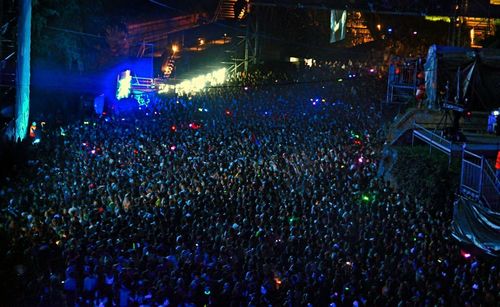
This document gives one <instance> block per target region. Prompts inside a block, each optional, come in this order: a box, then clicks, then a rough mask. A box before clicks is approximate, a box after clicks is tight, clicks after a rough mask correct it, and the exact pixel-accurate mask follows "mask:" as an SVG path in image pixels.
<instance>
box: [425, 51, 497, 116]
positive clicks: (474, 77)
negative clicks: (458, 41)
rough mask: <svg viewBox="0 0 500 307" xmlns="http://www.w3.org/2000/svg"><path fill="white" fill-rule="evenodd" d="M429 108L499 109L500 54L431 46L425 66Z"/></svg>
mask: <svg viewBox="0 0 500 307" xmlns="http://www.w3.org/2000/svg"><path fill="white" fill-rule="evenodd" d="M425 87H426V92H427V98H428V102H429V105H431V106H437V105H438V104H439V103H442V102H445V101H447V102H449V103H456V104H459V105H464V106H465V107H466V108H467V109H470V110H482V111H490V110H492V109H494V108H497V107H498V106H500V99H498V93H500V50H499V49H472V48H462V47H449V46H437V45H432V46H431V47H430V48H429V52H428V54H427V61H426V63H425Z"/></svg>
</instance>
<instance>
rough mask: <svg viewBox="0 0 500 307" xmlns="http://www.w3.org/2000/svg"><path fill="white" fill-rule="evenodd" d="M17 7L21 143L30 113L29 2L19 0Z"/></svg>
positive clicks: (18, 133)
mask: <svg viewBox="0 0 500 307" xmlns="http://www.w3.org/2000/svg"><path fill="white" fill-rule="evenodd" d="M19 6H20V7H19V21H18V26H17V33H18V35H17V69H16V70H17V73H16V88H17V92H16V111H15V121H16V125H15V127H16V128H15V138H16V141H22V140H23V139H24V138H25V137H26V132H27V130H28V121H29V113H30V56H31V0H20V1H19Z"/></svg>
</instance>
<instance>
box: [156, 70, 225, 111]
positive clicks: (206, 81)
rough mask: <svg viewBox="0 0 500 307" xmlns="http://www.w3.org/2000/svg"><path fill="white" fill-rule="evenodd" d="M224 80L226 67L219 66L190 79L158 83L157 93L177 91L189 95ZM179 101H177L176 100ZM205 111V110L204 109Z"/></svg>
mask: <svg viewBox="0 0 500 307" xmlns="http://www.w3.org/2000/svg"><path fill="white" fill-rule="evenodd" d="M225 81H226V69H225V68H221V69H218V70H215V71H213V72H211V73H207V74H204V75H201V76H197V77H195V78H193V79H191V80H185V81H182V82H181V83H179V84H177V85H170V84H159V85H158V89H159V90H158V93H159V94H164V93H170V92H173V91H175V92H177V94H179V95H191V94H195V93H196V92H199V91H201V90H203V89H204V88H206V87H208V86H216V85H220V84H222V83H224V82H225ZM189 99H191V98H189ZM177 103H179V102H177ZM205 112H206V111H205Z"/></svg>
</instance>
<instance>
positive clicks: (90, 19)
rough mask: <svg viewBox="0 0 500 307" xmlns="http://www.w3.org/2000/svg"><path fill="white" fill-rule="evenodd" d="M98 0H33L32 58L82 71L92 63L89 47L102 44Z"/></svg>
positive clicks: (100, 13) (100, 5)
mask: <svg viewBox="0 0 500 307" xmlns="http://www.w3.org/2000/svg"><path fill="white" fill-rule="evenodd" d="M105 23H106V18H105V14H104V11H103V5H102V0H93V1H92V5H89V2H88V1H85V0H34V1H33V17H32V41H33V44H32V45H33V47H32V54H33V60H34V61H37V60H46V61H49V62H51V63H54V64H55V65H57V64H59V65H61V66H63V67H64V68H66V69H69V70H78V71H82V70H84V69H86V68H87V66H88V65H90V64H91V63H92V60H91V59H90V57H89V54H91V52H90V53H89V50H92V49H95V48H93V47H96V45H98V44H103V43H104V38H103V37H102V35H101V34H100V33H102V31H103V28H104V25H105Z"/></svg>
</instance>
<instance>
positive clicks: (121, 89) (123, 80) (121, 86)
mask: <svg viewBox="0 0 500 307" xmlns="http://www.w3.org/2000/svg"><path fill="white" fill-rule="evenodd" d="M131 88H132V76H131V75H130V70H128V69H127V70H125V71H124V72H122V73H121V74H120V75H119V76H118V90H117V92H116V99H123V98H127V97H128V96H129V95H130V89H131Z"/></svg>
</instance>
